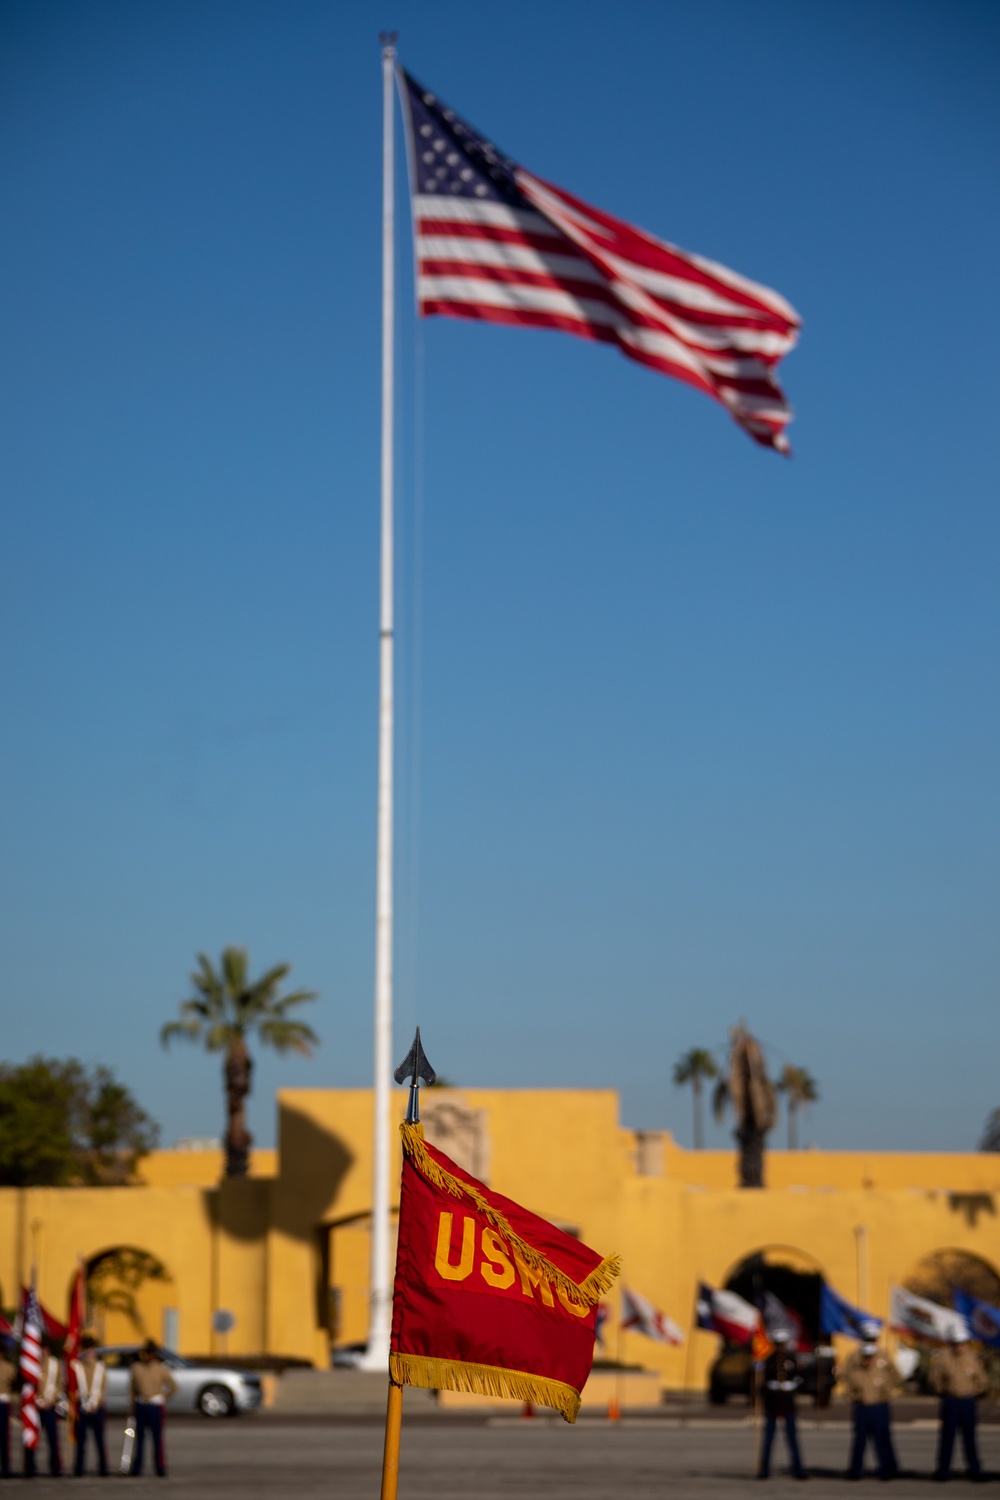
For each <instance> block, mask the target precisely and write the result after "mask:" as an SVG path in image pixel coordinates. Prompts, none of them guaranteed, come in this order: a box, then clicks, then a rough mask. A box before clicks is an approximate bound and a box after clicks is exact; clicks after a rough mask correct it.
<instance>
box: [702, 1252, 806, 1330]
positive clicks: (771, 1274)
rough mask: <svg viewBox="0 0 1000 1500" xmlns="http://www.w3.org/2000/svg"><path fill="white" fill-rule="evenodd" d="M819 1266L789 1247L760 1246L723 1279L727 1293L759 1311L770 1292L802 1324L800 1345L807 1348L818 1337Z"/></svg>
mask: <svg viewBox="0 0 1000 1500" xmlns="http://www.w3.org/2000/svg"><path fill="white" fill-rule="evenodd" d="M824 1279H825V1278H824V1275H823V1269H822V1267H821V1266H820V1264H819V1262H818V1261H817V1260H815V1259H814V1258H813V1257H812V1256H811V1255H808V1254H806V1252H805V1251H803V1250H797V1249H795V1247H794V1246H792V1245H763V1246H761V1248H760V1249H759V1250H754V1251H752V1252H751V1254H750V1255H747V1256H745V1257H744V1258H743V1260H741V1261H739V1262H738V1263H737V1264H736V1265H735V1266H733V1268H732V1270H731V1271H730V1272H729V1275H728V1277H727V1278H726V1282H725V1286H726V1290H727V1291H730V1292H736V1293H737V1294H738V1295H739V1296H740V1297H743V1298H744V1299H745V1301H747V1302H752V1303H753V1304H754V1306H755V1307H760V1306H761V1305H762V1304H763V1301H764V1294H765V1293H766V1292H770V1293H771V1295H772V1296H774V1297H777V1299H778V1301H779V1302H781V1303H782V1304H783V1305H784V1306H785V1307H787V1308H789V1309H790V1311H792V1312H793V1313H794V1314H795V1315H796V1317H797V1318H798V1319H799V1320H800V1322H801V1323H802V1333H803V1342H804V1343H806V1344H807V1345H809V1346H810V1347H812V1346H815V1345H816V1344H817V1343H818V1342H819V1337H820V1316H819V1307H820V1292H821V1290H822V1286H823V1281H824Z"/></svg>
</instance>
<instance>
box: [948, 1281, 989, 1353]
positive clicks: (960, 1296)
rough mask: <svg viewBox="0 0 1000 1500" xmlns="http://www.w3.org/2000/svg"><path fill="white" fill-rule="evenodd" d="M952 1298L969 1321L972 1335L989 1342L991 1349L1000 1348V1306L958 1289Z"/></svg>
mask: <svg viewBox="0 0 1000 1500" xmlns="http://www.w3.org/2000/svg"><path fill="white" fill-rule="evenodd" d="M952 1300H953V1301H954V1303H955V1311H956V1312H957V1313H961V1314H962V1317H963V1318H964V1319H965V1321H966V1323H968V1325H969V1333H970V1335H971V1337H972V1338H974V1339H978V1341H979V1343H981V1344H989V1346H990V1348H991V1349H1000V1307H994V1306H993V1304H992V1302H984V1301H983V1300H982V1298H981V1297H973V1296H971V1295H970V1294H969V1293H968V1292H960V1291H958V1290H956V1291H954V1292H953V1293H952Z"/></svg>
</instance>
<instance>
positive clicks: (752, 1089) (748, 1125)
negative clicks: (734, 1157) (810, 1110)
mask: <svg viewBox="0 0 1000 1500" xmlns="http://www.w3.org/2000/svg"><path fill="white" fill-rule="evenodd" d="M730 1106H732V1111H733V1114H734V1116H735V1118H736V1129H735V1130H734V1131H733V1135H734V1137H735V1139H736V1144H737V1145H738V1146H739V1168H740V1187H746V1188H759V1187H763V1186H764V1143H765V1139H766V1137H767V1132H768V1131H769V1130H770V1129H771V1128H772V1126H773V1125H774V1117H775V1112H776V1108H775V1094H774V1084H773V1083H772V1082H771V1080H770V1078H769V1077H768V1076H767V1065H766V1064H765V1062H764V1054H763V1052H762V1051H761V1048H760V1043H759V1042H758V1041H757V1039H756V1037H753V1036H751V1035H750V1032H749V1031H748V1030H747V1027H746V1022H745V1021H740V1023H739V1025H737V1026H733V1027H732V1028H731V1029H730V1032H729V1062H728V1069H727V1072H726V1074H725V1075H724V1076H723V1077H721V1078H720V1079H719V1081H718V1083H717V1084H716V1085H715V1091H714V1094H713V1097H712V1108H713V1111H714V1113H715V1118H716V1119H717V1120H721V1119H722V1118H723V1116H724V1115H725V1112H726V1110H727V1108H729V1107H730Z"/></svg>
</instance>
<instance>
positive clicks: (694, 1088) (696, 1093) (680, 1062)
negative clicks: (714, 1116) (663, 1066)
mask: <svg viewBox="0 0 1000 1500" xmlns="http://www.w3.org/2000/svg"><path fill="white" fill-rule="evenodd" d="M718 1076H719V1065H718V1063H717V1062H716V1061H715V1058H714V1057H713V1056H712V1054H711V1052H706V1050H705V1048H704V1047H692V1048H691V1051H690V1052H685V1053H684V1055H683V1056H682V1057H679V1058H678V1059H677V1061H676V1063H675V1064H674V1083H675V1084H676V1085H677V1087H678V1088H679V1089H681V1088H684V1086H685V1084H688V1083H689V1084H690V1085H691V1093H692V1095H693V1098H694V1149H695V1150H696V1151H700V1150H701V1149H702V1147H703V1146H704V1144H705V1131H704V1126H703V1122H702V1102H701V1084H702V1079H705V1078H718Z"/></svg>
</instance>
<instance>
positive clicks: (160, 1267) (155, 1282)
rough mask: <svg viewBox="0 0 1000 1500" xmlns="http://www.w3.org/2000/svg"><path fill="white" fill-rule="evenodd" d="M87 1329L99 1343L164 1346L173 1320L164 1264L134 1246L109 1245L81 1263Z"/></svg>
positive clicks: (170, 1344) (170, 1342)
mask: <svg viewBox="0 0 1000 1500" xmlns="http://www.w3.org/2000/svg"><path fill="white" fill-rule="evenodd" d="M85 1269H86V1287H87V1308H86V1318H87V1325H88V1327H89V1328H91V1329H92V1330H93V1332H94V1335H95V1337H96V1338H97V1339H98V1341H99V1342H100V1343H102V1344H132V1343H135V1342H136V1341H137V1340H140V1339H148V1338H151V1339H156V1341H157V1342H158V1343H160V1342H162V1343H164V1344H166V1345H167V1346H168V1347H173V1346H174V1345H175V1344H176V1334H174V1336H173V1337H171V1336H170V1333H171V1329H170V1324H171V1318H170V1316H169V1314H171V1313H173V1314H174V1320H176V1307H175V1302H176V1292H175V1288H174V1285H173V1278H172V1277H171V1275H170V1273H169V1271H168V1270H167V1268H166V1266H165V1265H164V1264H163V1262H162V1261H161V1260H160V1259H159V1258H158V1257H157V1256H155V1255H153V1254H152V1252H151V1251H149V1250H144V1249H143V1248H142V1247H141V1246H139V1245H111V1246H109V1247H108V1248H107V1249H106V1250H100V1251H98V1253H97V1254H96V1255H92V1256H90V1257H89V1259H88V1260H87V1262H86V1268H85Z"/></svg>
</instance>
